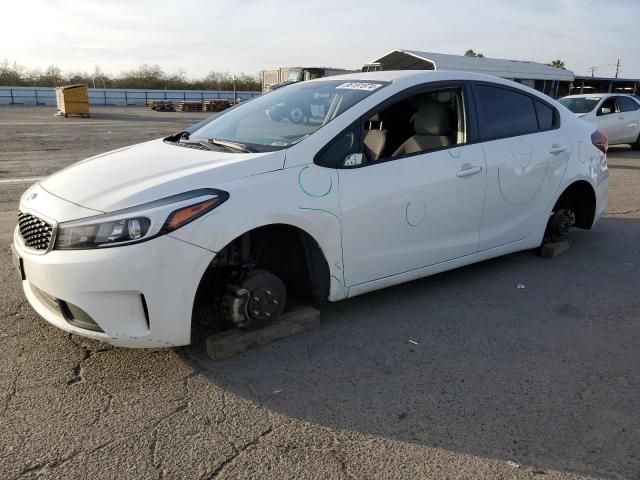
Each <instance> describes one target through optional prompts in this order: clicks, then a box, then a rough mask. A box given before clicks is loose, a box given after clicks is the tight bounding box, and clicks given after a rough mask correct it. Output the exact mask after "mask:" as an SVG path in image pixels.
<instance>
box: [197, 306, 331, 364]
mask: <svg viewBox="0 0 640 480" xmlns="http://www.w3.org/2000/svg"><path fill="white" fill-rule="evenodd" d="M318 325H320V311H319V310H317V309H315V308H312V307H300V308H296V309H295V310H292V311H290V312H287V313H285V314H283V315H282V316H281V317H280V319H278V320H277V321H276V322H274V323H272V324H270V325H267V326H266V327H264V328H261V329H259V330H242V329H239V328H233V329H231V330H227V331H225V332H222V333H218V334H216V335H211V336H209V337H207V339H206V347H207V354H208V355H209V356H210V357H211V358H212V359H213V360H224V359H226V358H230V357H233V356H235V355H238V354H239V353H244V352H246V351H247V350H251V349H253V348H257V347H259V346H261V345H266V344H268V343H272V342H275V341H277V340H281V339H283V338H287V337H290V336H292V335H296V334H298V333H302V332H306V331H308V330H312V329H314V328H316V327H317V326H318Z"/></svg>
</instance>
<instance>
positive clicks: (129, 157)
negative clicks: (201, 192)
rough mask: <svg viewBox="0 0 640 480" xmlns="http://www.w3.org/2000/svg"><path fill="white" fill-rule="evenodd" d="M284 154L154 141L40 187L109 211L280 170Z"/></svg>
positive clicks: (66, 172)
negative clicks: (233, 151)
mask: <svg viewBox="0 0 640 480" xmlns="http://www.w3.org/2000/svg"><path fill="white" fill-rule="evenodd" d="M284 159H285V152H284V150H279V151H276V152H268V153H227V152H219V151H215V150H200V149H195V148H187V147H181V146H177V145H175V144H171V143H165V142H164V141H163V140H153V141H150V142H145V143H140V144H138V145H133V146H131V147H125V148H121V149H119V150H114V151H112V152H107V153H104V154H101V155H97V156H95V157H92V158H89V159H87V160H83V161H81V162H78V163H76V164H74V165H71V166H70V167H67V168H65V169H63V170H61V171H60V172H58V173H55V174H54V175H52V176H50V177H48V178H46V179H45V180H44V181H42V182H41V186H42V188H43V189H45V190H46V191H48V192H49V193H51V194H53V195H56V196H57V197H60V198H62V199H64V200H68V201H70V202H73V203H75V204H77V205H81V206H83V207H86V208H91V209H93V210H99V211H102V212H111V211H114V210H119V209H121V208H127V207H131V206H135V205H140V204H142V203H146V202H150V201H153V200H157V199H160V198H164V197H168V196H170V195H175V194H178V193H183V192H187V191H190V190H196V189H199V188H220V185H221V184H223V183H224V182H228V181H232V180H237V179H239V178H243V177H248V176H251V175H258V174H260V173H266V172H271V171H274V170H279V169H282V168H283V167H284Z"/></svg>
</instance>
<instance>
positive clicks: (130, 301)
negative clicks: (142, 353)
mask: <svg viewBox="0 0 640 480" xmlns="http://www.w3.org/2000/svg"><path fill="white" fill-rule="evenodd" d="M14 247H15V250H16V253H17V254H18V255H19V256H20V257H21V258H22V263H23V269H24V274H25V280H23V282H22V284H23V288H24V292H25V295H26V297H27V299H28V300H29V303H30V304H31V305H32V306H33V308H34V309H35V310H36V311H37V312H38V314H40V315H41V316H42V317H43V318H44V319H45V320H47V321H48V322H49V323H51V324H52V325H55V326H56V327H58V328H60V329H62V330H65V331H67V332H71V333H74V334H78V335H82V336H85V337H88V338H93V339H95V340H101V341H105V342H108V343H111V344H113V345H117V346H123V347H170V346H178V345H186V344H188V343H189V342H190V341H191V338H190V337H191V313H192V308H193V301H194V299H195V294H196V290H197V288H198V284H199V282H200V279H201V278H202V275H203V273H204V271H205V270H206V268H207V266H208V265H209V263H210V262H211V260H213V257H214V255H215V254H214V253H213V252H210V251H208V250H205V249H202V248H199V247H196V246H194V245H191V244H188V243H186V242H183V241H181V240H177V239H175V238H172V237H169V236H166V235H165V236H162V237H158V238H156V239H153V240H150V241H148V242H144V243H140V244H136V245H127V246H123V247H116V248H106V249H102V250H76V251H55V250H54V251H51V252H49V253H47V254H44V255H39V254H34V253H32V252H30V251H29V250H28V249H26V248H24V246H23V245H22V242H21V239H20V238H19V235H17V231H16V234H15V235H14ZM143 299H144V300H143ZM60 302H64V304H67V303H68V304H70V305H72V306H73V307H77V308H79V309H81V310H82V311H83V312H86V314H87V315H88V316H89V317H90V319H91V320H92V321H93V322H95V324H96V326H97V327H98V328H96V329H94V330H91V329H88V328H81V327H79V326H78V325H82V323H81V322H80V323H78V322H73V321H72V322H71V323H70V321H69V315H68V311H67V312H66V313H67V315H65V311H64V309H61V308H60ZM65 317H66V318H65ZM74 323H75V324H74ZM100 330H101V331H100Z"/></svg>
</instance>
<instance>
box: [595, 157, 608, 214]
mask: <svg viewBox="0 0 640 480" xmlns="http://www.w3.org/2000/svg"><path fill="white" fill-rule="evenodd" d="M596 178H597V183H596V187H595V191H596V212H595V215H594V219H593V224H594V225H595V224H596V223H597V222H598V220H599V219H600V217H602V216H603V215H604V212H605V211H606V209H607V204H608V202H609V170H608V169H604V170H601V171H600V172H598V175H597V177H596Z"/></svg>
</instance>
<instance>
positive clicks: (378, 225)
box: [14, 71, 609, 347]
mask: <svg viewBox="0 0 640 480" xmlns="http://www.w3.org/2000/svg"><path fill="white" fill-rule="evenodd" d="M290 104H299V105H302V106H303V108H302V111H303V112H306V113H305V118H302V119H296V121H295V122H293V121H291V119H289V118H287V117H282V118H274V117H272V116H270V115H269V114H268V112H272V111H273V109H274V108H275V107H276V106H277V105H290ZM298 120H299V121H298ZM606 151H607V139H606V137H605V136H604V135H603V134H602V132H600V131H599V130H597V129H596V128H595V127H592V126H591V125H589V124H587V123H585V122H583V121H581V120H579V119H577V118H575V116H574V115H573V114H572V113H571V112H570V111H569V110H567V109H565V108H564V107H563V106H561V105H560V104H558V103H557V102H555V101H554V100H552V99H550V98H549V97H547V96H546V95H543V94H541V93H539V92H537V91H535V90H532V89H530V88H527V87H524V86H521V85H519V84H516V83H513V82H509V81H506V80H502V79H499V78H496V77H491V76H486V75H479V74H472V73H463V72H444V71H443V72H440V71H431V72H425V71H395V72H369V73H357V74H351V75H344V76H336V77H329V78H323V79H319V80H313V81H309V82H302V83H299V84H294V85H290V86H288V87H287V88H282V89H279V90H276V91H274V92H271V93H269V94H268V95H264V96H262V97H258V98H256V99H254V100H252V101H251V102H247V103H246V104H242V105H240V106H238V107H236V108H234V109H230V110H227V111H226V112H224V113H223V114H221V115H220V116H218V117H216V118H215V119H212V120H211V121H210V122H208V123H205V124H204V125H201V126H200V127H199V128H196V129H195V130H193V131H190V132H180V133H177V134H175V135H172V136H169V137H166V138H164V139H158V140H154V141H150V142H145V143H141V144H139V145H134V146H131V147H128V148H121V149H119V150H115V151H113V152H110V153H105V154H102V155H98V156H96V157H93V158H91V159H88V160H84V161H82V162H79V163H77V164H75V165H72V166H71V167H68V168H66V169H64V170H62V171H61V172H59V173H57V174H54V175H52V176H51V177H49V178H47V179H45V180H43V181H41V182H40V183H38V184H36V185H34V186H32V187H30V188H29V189H28V190H27V191H26V192H25V193H24V195H23V196H22V198H21V200H20V205H19V224H18V226H17V227H16V230H15V235H14V259H15V264H16V265H17V267H18V268H19V271H20V274H21V277H22V280H23V282H22V284H23V287H24V291H25V294H26V296H27V298H28V300H29V302H30V303H31V305H32V306H33V307H34V308H35V310H36V311H37V312H38V313H39V314H40V315H42V316H43V317H44V318H45V319H46V320H47V321H49V322H50V323H52V324H53V325H56V326H57V327H59V328H61V329H64V330H66V331H69V332H72V333H75V334H79V335H84V336H87V337H91V338H94V339H97V340H103V341H106V342H110V343H112V344H115V345H120V346H129V347H158V346H174V345H185V344H188V343H189V342H190V341H191V332H192V319H195V318H198V319H203V318H204V319H205V320H206V321H207V322H209V323H211V324H220V323H222V324H225V325H237V326H241V327H249V326H256V327H259V326H261V325H264V324H266V323H268V322H270V321H273V320H275V319H276V318H277V317H278V315H280V314H281V313H282V312H283V310H284V309H286V308H290V305H291V304H292V303H293V302H314V301H315V302H322V301H325V300H330V301H337V300H342V299H345V298H348V297H353V296H356V295H360V294H362V293H365V292H370V291H373V290H377V289H380V288H383V287H387V286H390V285H395V284H398V283H402V282H406V281H410V280H414V279H417V278H420V277H423V276H426V275H431V274H434V273H438V272H442V271H444V270H449V269H452V268H457V267H460V266H463V265H468V264H470V263H474V262H479V261H482V260H486V259H488V258H492V257H497V256H500V255H505V254H508V253H512V252H516V251H519V250H525V249H532V248H536V247H539V246H540V245H541V244H542V243H543V241H544V240H545V238H551V239H558V238H562V237H565V236H566V235H568V233H569V231H570V229H571V227H572V225H574V224H575V226H576V227H578V228H582V229H590V228H591V227H592V226H593V225H594V224H595V222H596V221H597V220H598V218H599V217H600V216H601V215H602V213H603V212H604V210H605V207H606V204H607V185H608V176H609V173H608V170H607V159H606Z"/></svg>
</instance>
